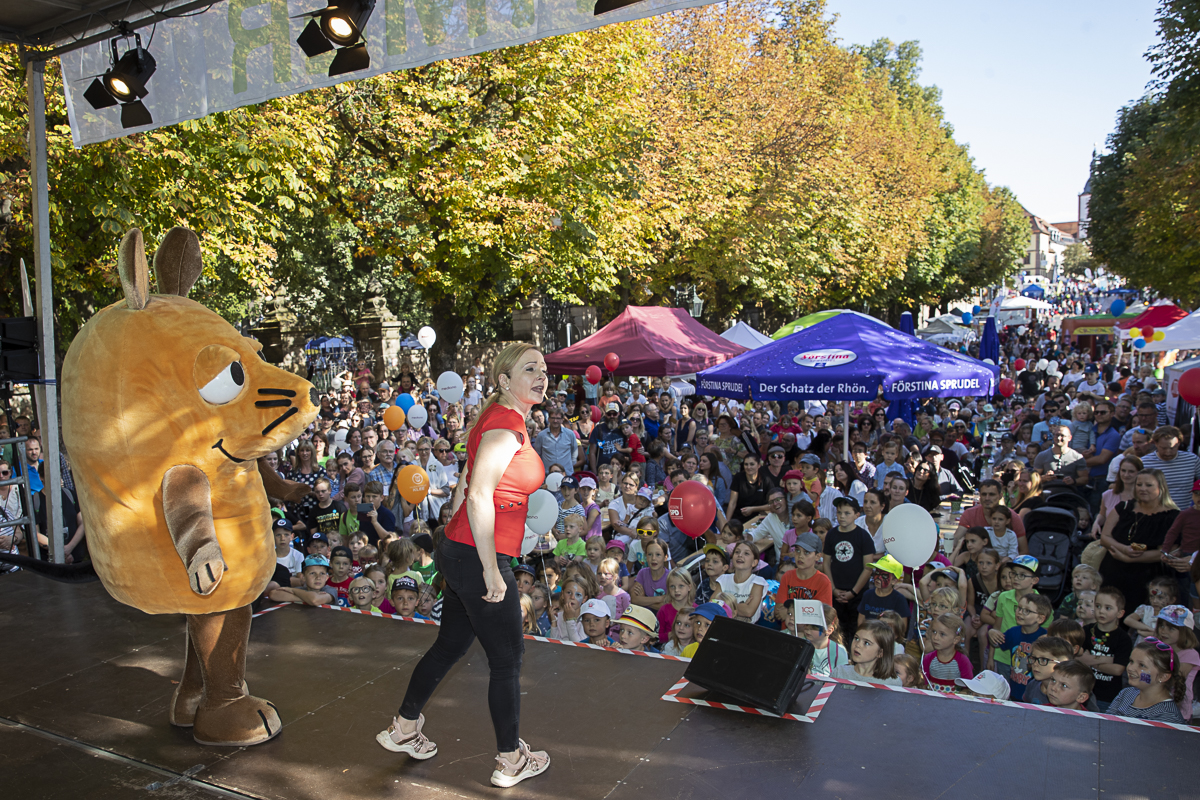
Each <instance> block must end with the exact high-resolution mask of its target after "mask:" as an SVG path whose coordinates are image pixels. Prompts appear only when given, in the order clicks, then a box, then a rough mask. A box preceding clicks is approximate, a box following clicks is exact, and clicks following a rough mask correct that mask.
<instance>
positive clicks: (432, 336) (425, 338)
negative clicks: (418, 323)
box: [417, 325, 437, 350]
mask: <svg viewBox="0 0 1200 800" xmlns="http://www.w3.org/2000/svg"><path fill="white" fill-rule="evenodd" d="M417 341H418V342H420V343H421V347H424V348H425V349H426V350H428V349H429V348H431V347H433V343H434V342H436V341H437V332H436V331H434V329H433V328H431V327H429V326H428V325H426V326H425V327H424V328H421V330H419V331H417Z"/></svg>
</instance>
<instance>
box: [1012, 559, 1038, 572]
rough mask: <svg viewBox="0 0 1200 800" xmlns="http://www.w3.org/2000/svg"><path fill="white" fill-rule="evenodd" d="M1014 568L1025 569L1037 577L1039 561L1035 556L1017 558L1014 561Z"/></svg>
mask: <svg viewBox="0 0 1200 800" xmlns="http://www.w3.org/2000/svg"><path fill="white" fill-rule="evenodd" d="M1012 563H1013V566H1014V567H1024V568H1025V569H1027V570H1029V571H1030V572H1032V573H1033V574H1034V575H1037V571H1038V560H1037V559H1036V558H1034V557H1033V556H1017V557H1016V558H1014V559H1013V560H1012Z"/></svg>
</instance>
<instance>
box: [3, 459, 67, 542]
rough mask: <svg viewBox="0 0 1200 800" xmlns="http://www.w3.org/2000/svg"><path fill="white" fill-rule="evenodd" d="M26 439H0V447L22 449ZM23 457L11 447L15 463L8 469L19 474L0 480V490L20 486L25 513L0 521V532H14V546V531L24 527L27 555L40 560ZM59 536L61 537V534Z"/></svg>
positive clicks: (27, 466)
mask: <svg viewBox="0 0 1200 800" xmlns="http://www.w3.org/2000/svg"><path fill="white" fill-rule="evenodd" d="M28 439H29V437H28V436H13V437H10V438H8V439H0V447H3V446H4V445H8V444H11V445H16V446H20V447H24V445H25V442H26V441H28ZM23 456H24V454H23V453H21V452H19V451H18V450H17V447H13V459H12V460H13V462H15V463H11V464H9V467H10V469H11V470H12V472H16V470H17V468H18V467H19V468H20V470H21V474H20V475H16V476H13V477H9V478H7V479H6V480H0V488H3V487H5V486H17V485H18V484H19V485H20V486H21V493H22V497H23V498H24V500H25V502H24V506H25V513H23V514H22V515H21V516H19V517H15V518H13V519H3V520H0V531H3V530H8V529H12V530H13V531H14V534H13V538H14V545H15V544H16V542H15V538H16V534H15V530H16V529H17V528H18V527H24V528H25V529H26V530H27V531H28V534H27V541H28V542H29V554H30V555H31V556H33V557H34V558H41V557H42V554H41V547H40V546H39V545H38V540H37V522H36V520H35V516H34V509H33V491H32V490H31V489H30V488H29V470H30V469H31V467H29V465H27V464H26V463H25V459H24V457H23ZM10 474H11V473H10ZM59 535H60V536H61V535H62V534H61V532H60V533H59ZM47 542H49V539H47Z"/></svg>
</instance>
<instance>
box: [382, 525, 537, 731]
mask: <svg viewBox="0 0 1200 800" xmlns="http://www.w3.org/2000/svg"><path fill="white" fill-rule="evenodd" d="M496 562H497V565H498V566H499V567H500V574H501V576H502V577H503V578H504V585H505V586H507V587H508V588H507V591H505V593H504V600H503V602H500V603H489V602H487V601H486V600H484V599H483V596H484V595H485V594H487V584H485V583H484V581H483V562H481V561H480V560H479V551H478V550H476V549H475V548H474V547H472V546H471V545H467V544H462V543H460V542H455V541H452V540H450V539H443V540H442V543H441V546H440V547H439V548H438V554H437V566H438V570H439V571H440V572H441V574H442V577H443V579H444V580H445V586H444V589H443V593H442V625H441V628H439V629H438V638H437V641H436V642H434V643H433V647H431V648H429V652H427V653H425V656H424V657H423V658H422V659H421V662H420V663H419V664H417V668H416V669H415V670H413V674H412V678H410V679H409V681H408V691H407V692H405V694H404V702H403V703H401V705H400V716H402V717H404V718H405V719H416V718H417V717H418V715H419V714H420V713H421V709H422V708H424V707H425V703H427V702H428V701H429V697H430V695H432V694H433V690H434V689H436V688H437V685H438V684H439V683H441V681H442V678H444V677H446V673H447V672H449V671H450V668H451V667H452V666H454V664H455V662H457V661H458V660H459V659H460V658H462V657H463V655H464V654H465V653H466V652H467V648H469V647H470V646H471V643H472V642H473V641H475V638H476V637H478V638H479V643H480V644H481V645H483V651H484V652H485V653H486V654H487V659H488V668H489V669H490V671H491V682H490V683H489V684H488V708H489V709H490V710H491V713H492V725H493V726H494V727H495V729H496V747H497V749H498V750H499V751H500V752H501V753H509V752H512V751H513V750H516V749H517V738H518V731H519V730H520V723H521V658H522V656H523V655H524V654H525V637H524V635H523V634H522V632H521V601H520V595H519V594H518V593H517V582H516V580H515V579H514V578H513V572H512V566H511V564H510V559H509V558H508V556H503V555H498V556H497V558H496Z"/></svg>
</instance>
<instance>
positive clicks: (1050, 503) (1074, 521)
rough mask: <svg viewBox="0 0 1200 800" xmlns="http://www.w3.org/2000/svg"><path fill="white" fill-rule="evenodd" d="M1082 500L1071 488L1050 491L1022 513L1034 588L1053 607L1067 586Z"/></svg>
mask: <svg viewBox="0 0 1200 800" xmlns="http://www.w3.org/2000/svg"><path fill="white" fill-rule="evenodd" d="M1085 505H1086V501H1085V500H1084V499H1083V498H1082V497H1080V496H1079V495H1077V494H1075V493H1074V492H1073V491H1064V492H1059V493H1052V494H1050V495H1049V496H1048V497H1046V505H1044V506H1042V507H1041V508H1037V509H1034V510H1033V511H1030V512H1029V513H1028V514H1026V515H1025V541H1026V543H1027V544H1028V546H1029V555H1031V556H1033V557H1034V558H1036V559H1037V560H1038V584H1037V590H1038V592H1039V593H1040V594H1043V595H1046V597H1047V598H1049V600H1050V602H1051V603H1053V604H1054V605H1055V606H1057V605H1058V604H1059V603H1060V602H1062V599H1063V597H1064V596H1066V594H1067V592H1068V591H1070V586H1071V570H1072V569H1074V567H1075V563H1076V559H1077V557H1078V556H1077V554H1076V552H1075V550H1076V543H1075V541H1074V537H1075V535H1076V532H1077V530H1078V527H1079V509H1080V508H1081V507H1083V506H1085Z"/></svg>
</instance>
